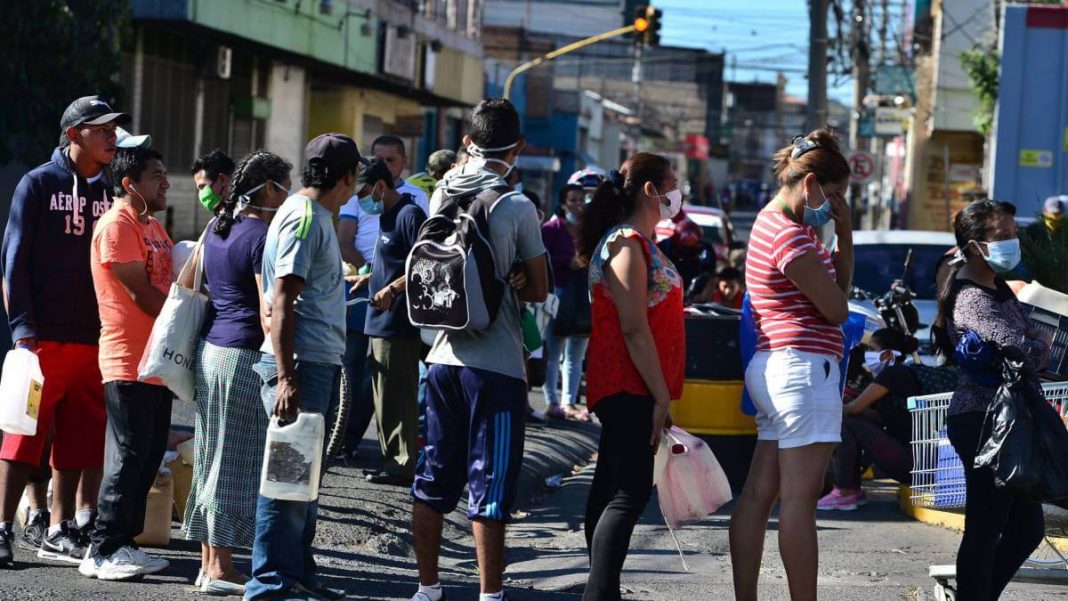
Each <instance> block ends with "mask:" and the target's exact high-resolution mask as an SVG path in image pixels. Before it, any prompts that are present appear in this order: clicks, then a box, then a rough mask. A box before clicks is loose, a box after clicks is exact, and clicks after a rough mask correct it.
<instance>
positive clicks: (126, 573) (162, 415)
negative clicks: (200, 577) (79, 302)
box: [78, 148, 173, 580]
mask: <svg viewBox="0 0 1068 601" xmlns="http://www.w3.org/2000/svg"><path fill="white" fill-rule="evenodd" d="M111 167H112V173H113V175H114V177H115V180H116V181H117V182H119V183H120V185H121V186H122V189H121V190H120V195H119V196H117V197H116V198H115V202H114V204H113V205H112V207H111V209H110V210H108V212H107V213H105V214H104V215H103V216H102V217H101V218H100V221H99V222H97V226H96V231H94V232H93V239H92V245H91V250H90V254H91V259H90V264H91V267H92V270H93V284H94V286H95V287H96V297H97V304H98V306H99V308H100V324H101V329H100V372H101V375H103V378H104V403H105V405H106V408H107V414H108V427H107V433H106V440H105V445H104V479H103V481H102V482H101V487H100V501H99V503H98V509H97V510H98V512H99V515H98V517H97V520H96V527H95V528H94V530H93V533H92V546H91V547H90V549H89V552H88V553H86V556H85V559H84V560H83V561H82V563H81V565H80V566H79V567H78V570H79V571H80V572H81V573H82V575H84V576H88V577H90V578H99V579H100V580H130V579H133V578H140V577H142V576H144V575H145V574H153V573H156V572H159V571H161V570H163V569H165V568H166V567H167V565H168V562H167V561H166V560H164V559H158V558H154V557H149V556H148V555H146V554H145V552H144V551H142V550H140V549H138V548H137V546H136V545H135V544H134V537H135V536H137V535H138V534H140V533H141V530H142V528H143V526H144V521H145V503H146V499H147V497H148V491H149V489H150V488H151V487H152V483H153V481H155V478H156V472H157V470H158V469H159V465H160V461H162V459H163V453H164V451H165V450H166V448H167V434H168V431H169V429H170V423H171V399H172V395H171V392H170V391H169V390H167V388H166V387H164V386H162V383H161V382H159V381H155V380H152V381H147V382H139V381H138V380H137V368H138V364H139V363H140V362H141V355H142V354H144V351H145V346H146V345H147V344H148V337H149V334H150V333H151V332H152V324H153V323H155V320H156V316H157V315H159V312H160V309H161V308H162V307H163V301H164V300H165V299H166V297H167V290H168V289H169V288H170V284H171V247H172V246H173V244H172V242H171V239H170V238H169V237H168V236H167V232H165V231H164V229H163V226H162V225H161V224H160V222H159V221H157V220H156V218H155V217H153V216H152V214H153V213H156V212H159V211H162V210H164V209H166V208H167V189H168V188H169V187H170V185H169V183H168V182H167V167H166V166H165V165H164V164H163V158H162V157H161V156H160V154H159V153H158V152H156V151H154V150H148V149H143V148H136V149H130V150H126V149H123V150H119V151H118V152H117V153H116V155H115V160H114V161H112V163H111Z"/></svg>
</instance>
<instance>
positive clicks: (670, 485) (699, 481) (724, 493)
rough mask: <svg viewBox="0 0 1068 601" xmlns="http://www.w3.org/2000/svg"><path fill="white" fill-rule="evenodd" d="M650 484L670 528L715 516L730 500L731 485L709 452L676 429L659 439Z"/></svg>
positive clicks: (697, 441)
mask: <svg viewBox="0 0 1068 601" xmlns="http://www.w3.org/2000/svg"><path fill="white" fill-rule="evenodd" d="M653 483H654V484H655V485H656V492H657V497H658V498H659V500H660V510H661V511H662V512H663V513H664V521H666V522H667V524H668V526H671V527H672V528H678V527H679V526H684V525H686V524H691V523H693V522H696V521H698V520H700V519H702V518H704V517H705V516H707V515H710V514H712V513H715V511H716V510H717V509H719V508H720V507H722V506H723V505H724V504H726V503H727V502H728V501H730V500H731V485H730V482H728V481H727V475H726V474H725V473H723V468H721V467H720V466H719V461H718V460H716V456H715V455H714V454H713V453H712V449H710V448H708V445H707V444H705V442H704V441H703V440H701V439H700V438H698V437H696V436H694V435H692V434H689V433H688V432H686V431H685V430H683V429H681V428H679V427H678V426H672V427H671V429H670V430H665V431H664V435H663V436H661V437H660V450H659V451H658V452H657V454H656V467H655V471H654V480H653Z"/></svg>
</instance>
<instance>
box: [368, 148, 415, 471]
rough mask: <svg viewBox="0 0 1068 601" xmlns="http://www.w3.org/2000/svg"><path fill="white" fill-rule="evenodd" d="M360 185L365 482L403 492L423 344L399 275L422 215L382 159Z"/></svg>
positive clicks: (411, 465) (411, 458)
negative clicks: (374, 430) (367, 391)
mask: <svg viewBox="0 0 1068 601" xmlns="http://www.w3.org/2000/svg"><path fill="white" fill-rule="evenodd" d="M360 183H361V184H362V186H363V189H362V190H360V197H359V203H360V210H362V211H364V212H366V213H369V214H371V215H376V216H378V217H379V223H378V225H379V227H378V240H377V242H376V244H375V250H374V253H372V256H373V257H374V258H373V259H372V261H371V263H372V266H371V274H370V276H369V277H370V280H369V282H367V283H368V284H369V286H370V295H371V307H370V308H368V309H367V317H366V319H365V323H364V330H363V331H364V334H365V335H366V336H368V337H370V339H371V340H370V342H371V362H370V367H371V385H372V389H373V392H374V410H375V418H376V420H377V424H378V445H379V448H380V449H381V451H382V466H381V469H380V470H379V471H378V473H374V474H370V475H368V477H367V480H368V481H369V482H372V483H375V484H391V485H398V486H406V487H407V486H411V485H412V479H413V478H414V477H415V462H416V460H417V459H418V456H419V406H418V404H417V402H416V397H417V395H418V393H419V355H420V351H421V350H422V346H423V342H422V340H421V339H420V337H419V329H418V328H416V327H415V326H413V325H412V322H411V321H410V320H409V319H408V307H407V300H406V298H405V287H406V285H405V270H406V267H407V260H408V253H410V252H411V250H412V247H413V246H415V241H416V239H417V238H418V237H419V228H420V227H422V225H423V222H424V221H426V213H424V212H423V209H422V208H420V207H419V205H417V204H416V202H415V199H414V198H412V196H411V195H410V194H407V193H402V192H400V191H399V190H397V189H395V188H394V180H393V175H392V173H391V172H390V170H389V166H388V165H387V163H386V162H385V161H383V160H382V159H377V158H376V159H374V160H373V161H372V162H371V165H370V166H369V167H368V168H367V169H366V170H365V171H364V172H363V173H362V174H360ZM361 277H367V276H361ZM361 283H362V281H361Z"/></svg>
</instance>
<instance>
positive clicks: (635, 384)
mask: <svg viewBox="0 0 1068 601" xmlns="http://www.w3.org/2000/svg"><path fill="white" fill-rule="evenodd" d="M619 237H624V238H630V239H636V240H638V241H639V242H641V246H642V250H643V251H644V254H645V259H646V263H647V265H648V270H649V271H648V273H649V284H648V290H647V293H646V307H647V311H646V313H647V315H648V319H649V328H650V329H651V330H652V332H653V339H654V341H655V342H656V354H657V356H658V357H659V358H660V369H661V371H662V372H663V374H664V380H666V382H667V386H668V391H669V392H670V393H671V398H672V399H677V398H680V397H681V396H682V385H683V380H684V379H685V372H686V328H685V325H684V323H683V302H682V301H683V295H682V278H681V277H680V276H679V272H678V271H677V270H676V269H675V266H674V265H673V264H672V263H671V261H670V260H669V259H668V258H667V257H666V256H664V254H663V253H662V252H660V249H659V248H657V246H656V244H654V243H653V242H652V241H651V240H649V238H647V237H646V236H645V235H643V234H642V233H641V232H639V231H638V230H636V229H634V228H633V227H631V226H629V225H626V224H624V225H619V226H616V227H615V228H613V229H612V230H609V232H608V234H606V235H605V237H604V238H603V239H602V240H601V243H600V244H598V246H597V250H596V251H595V252H594V253H593V254H594V256H593V260H592V261H591V263H590V292H591V296H592V298H593V303H592V307H593V331H592V332H591V334H590V347H589V354H588V356H587V362H588V365H587V371H586V397H587V404H588V405H589V407H590V409H593V408H594V406H595V405H596V404H597V402H598V401H600V400H601V399H603V398H604V397H607V396H611V395H613V394H618V393H621V392H628V393H631V394H636V395H643V396H651V395H652V393H651V392H650V391H649V387H648V386H646V385H645V380H643V379H642V376H641V374H640V373H639V372H638V369H637V368H636V367H634V363H633V361H631V358H630V353H629V352H627V345H626V341H625V340H624V338H623V330H622V327H621V326H620V323H619V313H618V312H617V311H616V304H615V302H614V301H613V300H612V292H611V289H610V288H609V285H608V280H607V279H606V278H605V273H604V267H605V263H606V262H607V260H608V258H609V251H608V245H609V244H610V243H612V242H613V241H615V240H616V239H618V238H619Z"/></svg>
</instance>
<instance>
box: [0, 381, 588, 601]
mask: <svg viewBox="0 0 1068 601" xmlns="http://www.w3.org/2000/svg"><path fill="white" fill-rule="evenodd" d="M530 396H531V400H532V402H533V404H534V406H536V407H540V406H541V405H542V404H543V401H542V400H541V398H542V397H541V394H540V392H532V393H531V395H530ZM599 433H600V427H599V426H597V425H594V424H580V423H575V422H565V421H562V420H554V421H553V422H551V423H550V424H549V425H545V426H535V425H528V428H527V437H526V445H525V448H524V456H523V470H522V474H521V476H520V483H519V492H518V495H517V499H518V502H517V505H518V508H519V510H520V512H521V513H520V514H519V515H520V517H522V516H523V515H525V513H526V512H528V511H530V509H531V508H532V507H534V506H536V505H538V504H539V503H541V502H542V498H543V497H544V496H545V495H546V494H547V493H548V492H549V491H548V490H547V489H546V488H545V485H544V482H545V479H546V478H547V477H549V476H553V475H564V476H570V475H571V473H572V470H573V469H574V468H575V466H576V465H578V466H581V465H584V464H586V463H587V462H588V461H589V460H590V458H591V456H592V455H593V453H594V452H595V450H596V447H597V440H598V437H599ZM375 436H376V435H375V432H374V429H373V427H372V428H371V429H370V430H369V431H368V433H367V435H366V437H365V438H364V441H363V444H362V445H361V453H362V456H363V458H362V459H361V460H360V461H358V462H357V463H356V464H355V465H352V466H345V465H338V464H334V465H331V466H330V467H329V469H328V470H327V471H326V474H325V475H324V479H323V486H322V489H321V491H320V496H319V503H320V509H319V526H318V535H317V537H316V540H315V549H316V560H317V561H318V563H319V573H320V574H321V576H322V578H323V581H324V583H326V584H328V585H329V586H333V587H336V588H342V589H345V590H348V591H350V592H352V593H353V597H352V598H354V599H376V600H381V599H391V598H403V599H409V598H410V597H411V593H412V590H413V587H414V582H415V553H414V549H413V547H412V536H411V503H412V502H411V498H410V496H409V494H408V491H407V489H403V488H399V487H390V486H376V485H372V484H368V483H366V482H365V481H364V480H363V471H362V469H363V468H371V467H374V466H375V465H376V463H377V457H378V450H377V449H378V441H377V438H376V437H375ZM580 513H581V512H580ZM171 536H172V538H171V544H170V546H169V547H168V548H166V549H150V550H149V551H150V552H152V553H153V554H158V555H160V556H162V557H165V558H167V559H168V560H169V561H170V562H171V567H170V568H168V569H167V570H165V571H164V572H163V573H162V574H157V575H154V576H148V577H146V578H145V579H144V580H143V581H141V582H128V583H122V582H100V581H97V580H89V579H87V578H84V577H82V576H80V575H79V574H78V573H77V567H76V566H70V565H67V564H59V563H54V562H47V561H44V560H41V559H38V558H37V557H36V555H35V554H33V553H31V552H29V551H25V550H23V549H16V559H17V560H18V562H19V566H20V569H18V570H14V571H0V599H24V600H29V599H34V600H37V599H40V600H44V599H48V600H57V601H58V600H68V599H69V600H77V601H90V600H96V599H100V600H103V599H107V600H109V601H112V600H115V601H156V600H161V601H162V600H165V599H166V600H170V599H200V600H203V599H205V598H206V597H205V596H204V595H203V594H200V593H199V592H198V591H196V590H195V589H193V587H192V582H193V579H194V578H195V577H196V572H197V569H198V568H199V567H200V545H199V544H197V543H191V542H189V541H185V540H182V539H181V538H180V537H181V530H180V527H178V526H177V525H175V527H174V528H173V529H172V531H171ZM510 539H511V537H510ZM443 541H444V542H443V545H442V573H443V578H446V579H448V580H449V581H451V582H466V583H467V584H468V585H470V584H471V583H477V582H478V572H477V563H476V561H475V551H474V547H473V544H472V541H471V539H470V526H469V522H468V520H467V516H466V496H465V497H464V499H463V500H462V501H461V503H460V507H458V508H457V511H455V512H453V513H452V514H450V515H449V516H447V518H446V524H445V532H444V536H443ZM509 544H510V545H511V544H512V542H511V540H510V541H509ZM235 561H236V563H237V567H238V569H239V570H241V571H242V572H245V573H247V572H248V571H249V556H248V552H247V551H241V552H238V553H236V554H235ZM456 592H457V593H459V592H460V590H459V589H457V590H456Z"/></svg>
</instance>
